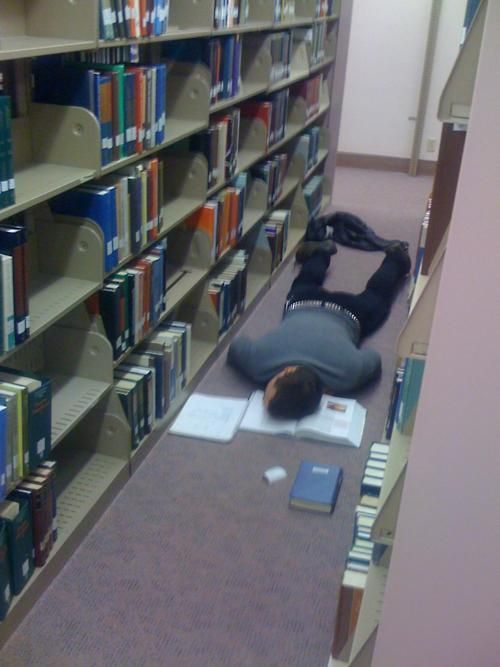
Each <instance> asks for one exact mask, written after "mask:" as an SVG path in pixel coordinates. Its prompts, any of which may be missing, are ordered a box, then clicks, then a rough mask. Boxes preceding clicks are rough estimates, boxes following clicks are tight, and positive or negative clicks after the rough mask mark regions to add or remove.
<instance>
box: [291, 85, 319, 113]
mask: <svg viewBox="0 0 500 667" xmlns="http://www.w3.org/2000/svg"><path fill="white" fill-rule="evenodd" d="M322 83H323V77H322V75H321V74H317V75H316V76H313V77H310V78H309V79H304V80H303V81H299V82H297V83H294V84H293V85H292V86H291V89H290V97H292V98H294V97H302V98H303V99H304V101H305V104H306V118H307V119H309V118H312V116H314V115H315V114H317V113H318V112H319V110H320V98H321V86H322Z"/></svg>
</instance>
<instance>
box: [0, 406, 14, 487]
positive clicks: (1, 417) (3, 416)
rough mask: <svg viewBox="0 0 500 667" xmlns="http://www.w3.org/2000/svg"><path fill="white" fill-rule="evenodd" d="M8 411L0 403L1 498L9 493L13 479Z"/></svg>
mask: <svg viewBox="0 0 500 667" xmlns="http://www.w3.org/2000/svg"><path fill="white" fill-rule="evenodd" d="M7 419H8V412H7V408H6V407H5V406H4V405H0V500H3V499H4V498H5V496H6V495H7V489H8V484H9V483H10V482H11V481H12V460H11V458H10V457H11V451H10V446H9V442H8V440H7V437H8V433H9V431H8V428H7Z"/></svg>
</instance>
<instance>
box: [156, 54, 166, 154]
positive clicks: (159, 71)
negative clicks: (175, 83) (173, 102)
mask: <svg viewBox="0 0 500 667" xmlns="http://www.w3.org/2000/svg"><path fill="white" fill-rule="evenodd" d="M156 86H157V90H156V117H157V129H156V144H158V145H159V144H162V143H163V142H164V141H165V137H166V134H165V128H166V120H167V66H166V65H165V64H162V65H157V66H156Z"/></svg>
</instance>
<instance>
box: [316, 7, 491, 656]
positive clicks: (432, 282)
mask: <svg viewBox="0 0 500 667" xmlns="http://www.w3.org/2000/svg"><path fill="white" fill-rule="evenodd" d="M486 11H487V2H481V3H480V4H479V7H478V9H477V12H476V14H475V16H474V20H473V22H472V25H471V26H470V29H469V31H468V32H467V34H466V37H465V41H464V44H463V46H462V48H461V50H460V52H459V54H458V56H457V59H456V62H455V64H454V66H453V68H452V71H451V73H450V76H449V78H448V81H447V83H446V85H445V87H444V90H443V92H442V95H441V100H440V105H439V112H438V117H439V119H440V120H441V121H442V122H443V133H442V139H441V147H440V153H439V159H438V165H437V170H436V176H435V179H434V185H433V192H432V200H431V201H432V203H431V204H430V210H428V211H427V212H426V215H425V216H424V221H423V223H422V230H421V235H420V243H419V246H420V247H419V250H418V251H417V252H419V251H421V252H422V255H421V257H420V259H419V262H420V263H419V265H417V268H418V272H417V275H416V276H415V280H414V283H413V285H412V288H411V290H410V294H409V312H408V318H407V321H406V323H405V325H404V326H403V329H402V331H401V333H400V335H399V339H398V343H397V350H396V353H397V356H398V359H399V360H400V361H401V360H403V361H404V360H410V361H415V362H420V363H424V362H425V360H426V357H427V352H428V345H429V338H430V335H431V328H432V323H433V319H434V313H435V310H436V302H437V300H438V294H439V287H440V282H441V274H442V270H443V263H444V259H445V254H446V244H447V239H448V232H449V223H450V219H451V214H452V208H453V202H454V198H455V192H456V187H457V181H458V175H459V173H460V167H461V159H462V149H463V144H464V136H465V133H466V130H467V123H468V119H469V113H470V108H471V103H472V98H473V89H474V82H475V78H476V71H477V67H478V61H479V52H480V47H481V42H482V37H483V30H484V26H485V19H486ZM453 124H457V125H456V126H453ZM451 134H455V135H456V136H455V137H454V138H453V140H450V135H451ZM450 173H451V175H450ZM436 209H437V210H436ZM433 214H434V215H433ZM417 257H418V255H417ZM403 382H404V380H403ZM419 391H420V385H418V386H417V392H416V395H417V401H416V405H415V406H414V412H415V411H416V408H417V407H418V394H419ZM412 435H413V423H412V422H411V420H410V426H409V427H407V428H405V426H404V424H398V423H397V421H396V423H395V425H394V427H393V429H392V434H391V437H390V446H389V455H388V460H387V465H386V468H385V472H384V480H383V484H382V488H381V491H380V496H379V501H378V507H377V515H376V517H375V521H374V523H373V526H372V529H371V538H372V540H373V542H374V543H375V544H379V545H383V546H385V551H384V552H383V556H382V559H381V560H380V561H379V562H378V564H375V563H373V562H372V563H371V564H370V566H369V570H368V573H367V577H366V587H365V589H364V592H363V597H362V602H361V608H360V610H359V616H358V619H357V623H356V627H355V630H354V632H353V633H352V636H351V637H350V639H349V641H348V642H347V643H346V645H345V647H344V649H343V651H342V652H341V655H339V656H337V657H336V658H333V657H332V656H330V660H329V662H328V667H370V666H371V664H372V659H373V654H374V650H375V645H376V641H377V632H378V626H379V619H380V615H381V610H382V606H383V602H384V593H385V588H386V583H387V579H388V577H389V570H390V558H391V553H392V549H393V547H394V546H395V544H396V542H397V529H398V516H399V508H400V504H401V499H402V496H403V494H404V484H405V476H406V472H407V468H408V467H409V466H410V465H411V446H412V445H411V442H412ZM405 529H406V526H405Z"/></svg>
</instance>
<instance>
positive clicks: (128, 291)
mask: <svg viewBox="0 0 500 667" xmlns="http://www.w3.org/2000/svg"><path fill="white" fill-rule="evenodd" d="M166 252H167V239H166V238H165V239H162V240H161V241H160V242H158V243H156V244H154V245H152V246H151V248H150V249H149V251H148V252H146V253H144V254H142V255H140V256H139V257H137V258H136V259H134V260H133V261H132V262H131V263H130V264H128V265H127V266H126V267H124V268H123V269H122V270H121V271H118V272H117V273H115V274H113V275H112V276H111V277H110V278H109V279H108V280H106V281H105V282H104V285H103V287H102V288H101V289H100V290H99V292H97V293H96V294H95V295H93V296H92V297H91V298H90V299H89V300H88V301H87V307H88V310H89V312H90V313H92V314H94V315H97V314H100V315H101V317H102V321H103V324H104V329H105V331H106V336H107V338H108V340H109V341H110V343H111V346H112V348H113V357H114V359H118V358H119V357H120V356H121V355H122V354H124V353H125V352H127V350H129V349H130V348H132V347H134V346H135V345H137V344H138V343H139V342H140V341H141V340H143V339H144V338H145V337H146V336H147V335H148V334H149V333H150V332H151V331H153V329H155V328H156V326H157V325H158V323H159V321H160V318H161V315H162V313H163V312H164V311H165V309H166V303H167V300H166V295H167V261H166Z"/></svg>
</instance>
